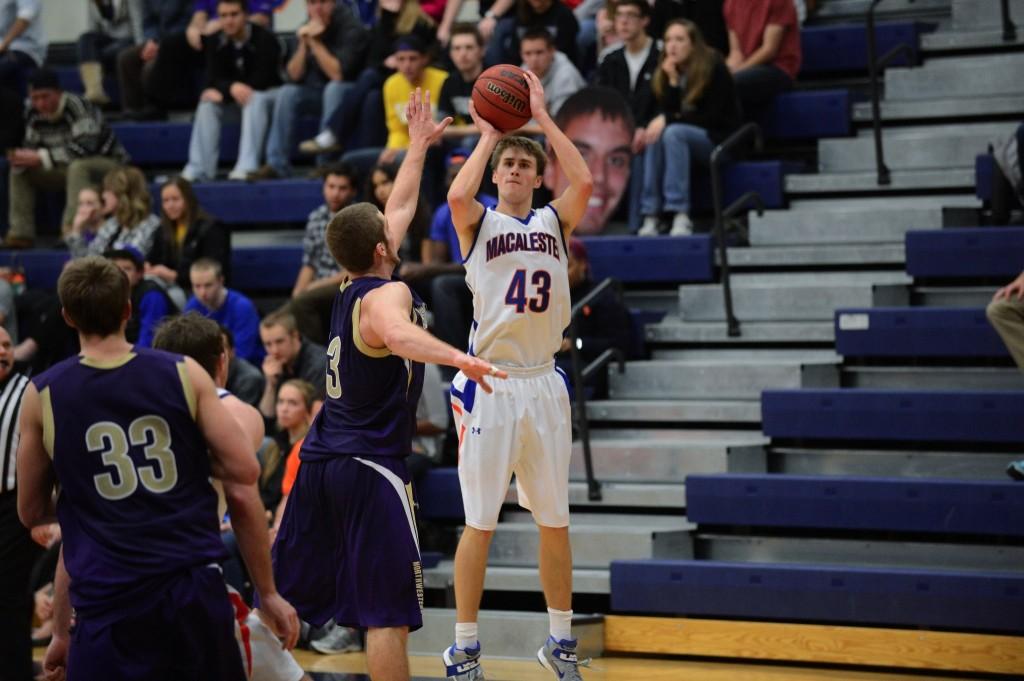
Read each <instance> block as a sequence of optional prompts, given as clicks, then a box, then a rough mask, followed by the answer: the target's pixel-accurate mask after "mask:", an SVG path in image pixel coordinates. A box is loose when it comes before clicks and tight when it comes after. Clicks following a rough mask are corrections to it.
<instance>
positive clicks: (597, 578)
mask: <svg viewBox="0 0 1024 681" xmlns="http://www.w3.org/2000/svg"><path fill="white" fill-rule="evenodd" d="M454 575H455V563H454V561H451V560H442V561H441V562H440V563H438V564H437V565H436V566H435V567H432V568H427V569H425V570H424V571H423V586H424V588H427V589H451V588H452V587H453V586H454V584H455V577H454ZM610 590H611V586H610V584H609V579H608V568H607V567H604V568H580V567H575V566H574V567H573V570H572V591H573V593H576V594H599V595H604V594H608V593H609V591H610ZM484 591H518V592H522V593H540V592H541V591H542V589H541V586H540V579H539V578H538V576H537V568H536V566H526V567H514V566H507V565H488V566H487V575H486V577H484ZM546 618H547V613H545V619H546ZM448 645H451V642H449V643H448ZM488 654H490V652H488Z"/></svg>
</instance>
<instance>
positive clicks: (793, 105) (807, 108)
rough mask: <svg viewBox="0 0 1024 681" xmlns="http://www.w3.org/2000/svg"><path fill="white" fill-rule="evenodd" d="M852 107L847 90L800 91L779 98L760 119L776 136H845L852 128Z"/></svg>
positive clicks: (784, 138) (767, 133) (771, 133)
mask: <svg viewBox="0 0 1024 681" xmlns="http://www.w3.org/2000/svg"><path fill="white" fill-rule="evenodd" d="M850 107H851V99H850V93H849V92H848V91H847V90H797V91H794V92H787V93H785V94H781V95H779V96H778V97H776V98H775V101H774V102H773V103H772V108H771V109H770V110H769V111H768V113H767V114H766V115H765V116H763V117H762V118H761V120H760V121H758V122H759V123H760V124H761V128H762V130H763V131H764V135H765V137H769V138H774V139H782V140H796V139H817V138H819V137H846V136H848V135H850V133H851V132H852V130H853V125H852V118H851V113H850Z"/></svg>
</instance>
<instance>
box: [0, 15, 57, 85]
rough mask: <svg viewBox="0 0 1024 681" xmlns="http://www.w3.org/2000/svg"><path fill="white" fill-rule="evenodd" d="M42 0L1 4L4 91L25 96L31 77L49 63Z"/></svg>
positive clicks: (0, 53)
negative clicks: (42, 16)
mask: <svg viewBox="0 0 1024 681" xmlns="http://www.w3.org/2000/svg"><path fill="white" fill-rule="evenodd" d="M41 12H42V2H41V1H40V0H0V90H11V91H13V92H15V93H17V94H18V95H19V96H20V97H24V96H25V84H26V79H27V78H28V76H29V74H31V73H32V71H34V70H35V69H37V68H39V67H40V66H42V65H43V62H44V61H45V60H46V46H47V42H46V36H45V35H44V34H43V25H42V22H41V21H40V13H41Z"/></svg>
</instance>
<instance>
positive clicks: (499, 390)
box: [443, 72, 593, 681]
mask: <svg viewBox="0 0 1024 681" xmlns="http://www.w3.org/2000/svg"><path fill="white" fill-rule="evenodd" d="M525 76H526V79H527V82H528V83H529V85H530V106H531V108H532V111H533V116H534V120H535V121H536V122H537V123H538V124H539V125H540V127H541V129H542V130H543V132H544V135H545V136H546V137H547V139H548V142H549V144H550V145H551V149H552V150H553V151H554V152H555V154H556V155H557V157H558V161H559V165H560V166H561V168H562V170H563V172H564V173H565V175H566V176H567V177H568V179H569V186H568V187H567V188H566V190H565V192H564V193H563V194H562V195H561V196H560V197H558V198H557V199H555V200H554V201H552V202H551V203H549V204H548V205H546V206H544V207H543V208H539V209H536V210H534V209H533V208H532V207H531V206H532V205H533V192H534V190H535V189H538V188H540V185H541V181H542V178H543V175H544V168H545V165H546V163H547V157H546V156H545V154H544V150H543V149H542V148H541V146H540V145H539V144H537V143H536V142H534V141H532V140H529V139H526V138H524V137H516V136H511V137H503V136H502V134H501V133H500V132H498V131H497V130H496V129H495V128H494V127H493V126H492V125H490V124H489V123H487V122H486V121H484V120H483V119H481V118H480V116H479V115H477V112H476V109H475V108H473V107H472V105H470V113H471V115H472V116H473V121H474V122H475V123H476V126H477V128H478V129H479V130H480V133H481V138H480V142H479V143H478V144H477V145H476V148H475V149H474V150H473V153H472V154H471V155H470V157H469V160H468V161H466V164H465V165H464V166H463V167H462V170H461V171H460V172H459V174H458V176H457V177H456V178H455V181H454V182H453V183H452V186H451V189H450V190H449V191H448V204H449V206H450V207H451V211H452V221H453V223H454V224H455V229H456V232H457V233H458V237H459V245H460V247H461V249H462V255H463V263H464V264H465V267H466V283H467V284H468V285H469V289H470V291H472V293H473V327H472V331H471V332H470V339H469V352H470V354H473V355H476V356H478V357H480V358H481V359H484V360H486V361H487V362H489V363H492V364H494V365H495V366H497V367H500V368H501V369H503V370H505V371H507V372H508V374H509V376H510V377H511V378H510V380H508V381H505V382H503V383H501V384H499V385H497V386H495V390H494V393H493V394H491V395H483V394H480V393H479V392H478V390H477V383H476V381H475V380H474V378H473V377H472V376H468V375H466V374H465V373H460V374H458V375H456V376H455V378H454V380H453V381H452V388H451V394H452V410H453V411H454V413H455V422H456V428H457V431H458V434H459V483H460V485H461V487H462V499H463V505H464V508H465V513H466V529H465V531H464V532H463V534H462V538H461V539H460V540H459V548H458V550H457V551H456V553H455V603H456V611H457V612H456V625H455V643H454V645H452V646H451V647H450V648H448V649H447V650H445V651H444V654H443V659H444V663H445V667H446V671H447V674H448V678H449V679H457V680H459V681H473V680H479V679H483V670H482V669H481V667H480V650H481V648H480V642H479V640H478V639H477V614H478V611H479V609H480V598H481V595H482V593H483V581H484V573H485V571H486V569H487V553H488V549H489V547H490V542H491V537H492V536H493V534H494V528H495V526H496V525H497V522H498V512H499V511H500V510H501V504H502V502H503V501H504V499H505V493H506V491H507V490H508V485H509V481H510V480H511V478H512V474H513V473H515V475H516V489H517V491H518V494H519V504H520V505H521V506H523V507H524V508H527V509H529V510H530V511H531V512H532V513H533V518H534V521H535V522H536V523H537V526H538V528H539V530H540V581H541V585H542V586H543V588H544V597H545V600H546V601H547V606H548V614H549V618H550V628H549V636H548V639H547V641H546V642H545V644H544V645H543V646H542V647H541V649H540V650H539V651H537V658H538V660H539V661H540V663H541V664H542V665H543V666H544V667H545V668H546V669H549V670H551V671H552V672H554V673H555V675H556V676H557V677H558V678H559V679H562V680H564V681H573V680H575V679H579V678H580V676H579V670H578V668H577V660H576V641H575V640H574V639H573V638H572V635H571V630H570V623H571V620H572V553H571V550H570V547H569V457H570V455H571V453H572V417H571V414H570V406H569V395H568V390H567V383H566V381H565V377H564V375H561V374H560V373H558V372H556V369H555V366H554V355H555V352H557V351H558V349H559V347H560V346H561V342H562V333H563V332H564V330H565V328H566V327H567V326H568V325H569V315H570V302H569V277H568V261H569V255H568V248H567V246H566V243H567V240H568V238H569V235H570V234H571V233H572V231H573V230H574V229H575V228H576V226H577V225H578V224H579V223H580V221H581V220H582V218H583V214H584V213H585V211H586V209H587V203H588V201H589V200H590V194H591V191H592V189H593V179H592V177H591V174H590V170H589V169H588V168H587V165H586V163H585V162H584V160H583V157H582V156H581V155H580V152H579V151H578V150H577V149H576V147H575V146H574V145H573V143H572V142H571V141H570V140H569V138H568V137H566V136H565V134H564V133H563V132H562V131H561V130H560V129H559V128H558V126H557V125H556V124H555V123H554V121H553V120H552V118H551V116H550V115H549V114H548V112H547V109H546V107H545V104H544V88H543V87H542V86H541V83H540V80H539V79H538V78H537V76H536V74H533V73H530V72H526V73H525ZM488 157H490V161H491V168H492V177H493V180H494V184H495V185H497V188H498V205H497V207H496V208H495V209H489V208H488V209H485V208H484V207H483V206H482V205H481V204H480V203H479V202H477V200H476V199H475V198H474V197H475V196H476V193H477V190H478V189H479V187H480V181H481V179H482V178H483V174H484V171H485V169H486V166H487V160H488Z"/></svg>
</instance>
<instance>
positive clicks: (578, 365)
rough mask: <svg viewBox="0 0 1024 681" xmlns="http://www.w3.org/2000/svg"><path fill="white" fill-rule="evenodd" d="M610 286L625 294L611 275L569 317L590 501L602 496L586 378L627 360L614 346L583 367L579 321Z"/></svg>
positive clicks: (621, 367) (621, 365)
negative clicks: (596, 468) (593, 447)
mask: <svg viewBox="0 0 1024 681" xmlns="http://www.w3.org/2000/svg"><path fill="white" fill-rule="evenodd" d="M608 289H613V290H614V291H615V294H616V295H617V296H619V297H621V296H622V284H621V283H620V282H619V281H618V280H617V279H612V278H611V277H609V278H607V279H605V280H604V281H602V282H601V283H600V284H598V285H597V286H595V287H594V288H592V289H591V290H590V292H589V293H587V295H585V296H583V298H582V299H581V300H579V301H577V302H576V304H575V305H573V306H572V312H571V314H570V317H569V355H570V356H571V357H572V382H573V385H575V386H576V400H575V404H573V409H574V410H575V411H576V427H577V429H579V433H580V440H581V441H582V443H583V466H584V468H585V469H586V473H587V498H588V499H589V500H590V501H600V500H601V483H600V482H598V481H597V478H596V477H594V462H593V459H592V457H591V451H590V419H589V418H587V395H586V387H585V386H584V385H583V383H584V381H586V379H587V378H589V377H590V376H592V375H594V374H595V373H596V372H597V371H599V370H600V369H602V368H604V367H605V366H607V365H608V364H609V362H611V361H612V360H613V359H614V360H615V361H617V362H618V364H619V373H620V374H621V373H623V372H624V371H625V370H626V362H625V357H624V356H623V355H622V351H621V350H619V349H618V348H614V349H609V350H605V351H604V352H603V353H601V355H600V356H598V358H597V359H595V360H594V361H593V362H591V363H590V364H588V365H587V366H586V367H583V366H582V365H583V358H582V357H581V355H580V348H579V343H578V342H577V341H579V332H578V329H577V324H578V322H579V319H580V316H581V315H582V313H583V310H584V309H585V308H586V307H587V305H589V304H590V303H592V302H593V301H594V300H596V299H597V297H598V296H601V295H603V294H604V293H605V292H606V291H607V290H608Z"/></svg>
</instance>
